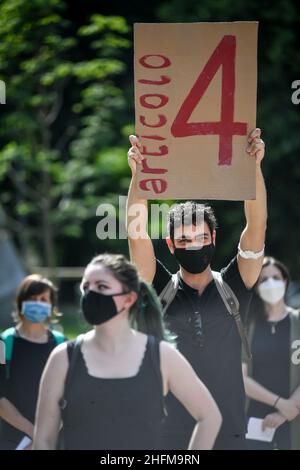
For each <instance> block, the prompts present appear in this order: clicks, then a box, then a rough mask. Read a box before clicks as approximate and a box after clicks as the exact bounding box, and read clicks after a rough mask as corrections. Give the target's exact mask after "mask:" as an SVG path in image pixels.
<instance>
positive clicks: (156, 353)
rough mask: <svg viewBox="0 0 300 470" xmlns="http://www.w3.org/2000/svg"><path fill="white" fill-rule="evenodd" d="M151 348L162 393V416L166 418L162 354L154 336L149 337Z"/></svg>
mask: <svg viewBox="0 0 300 470" xmlns="http://www.w3.org/2000/svg"><path fill="white" fill-rule="evenodd" d="M149 347H150V353H151V359H152V364H153V368H154V371H155V375H156V377H157V380H158V385H159V390H160V392H161V410H162V416H165V414H166V412H165V403H164V389H163V380H162V375H161V370H160V352H159V341H158V339H157V338H155V337H154V336H149Z"/></svg>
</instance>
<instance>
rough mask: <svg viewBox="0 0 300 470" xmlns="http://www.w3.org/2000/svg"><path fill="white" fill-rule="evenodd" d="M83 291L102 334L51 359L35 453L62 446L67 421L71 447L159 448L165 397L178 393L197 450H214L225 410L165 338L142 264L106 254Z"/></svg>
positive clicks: (86, 310)
mask: <svg viewBox="0 0 300 470" xmlns="http://www.w3.org/2000/svg"><path fill="white" fill-rule="evenodd" d="M82 292H83V295H82V311H83V314H84V316H85V318H86V320H87V321H88V322H89V323H90V324H92V325H93V326H94V329H93V330H91V331H90V332H88V333H86V334H85V335H84V336H83V337H82V338H81V341H79V342H78V341H77V343H76V344H77V346H74V342H69V343H68V345H67V347H66V346H62V347H58V348H56V350H55V351H54V352H53V354H52V355H51V357H50V359H49V361H48V364H47V366H46V369H45V372H44V375H43V378H42V382H41V388H40V397H39V404H38V409H37V425H36V429H35V439H34V448H35V449H54V448H55V446H56V441H57V435H58V430H59V427H60V421H61V419H62V421H63V430H64V442H65V448H66V449H98V450H100V449H106V450H112V449H127V450H131V449H155V448H157V438H158V437H159V435H160V428H161V425H162V418H163V396H164V395H166V394H167V392H168V390H172V392H173V393H174V394H175V395H176V396H177V397H178V399H179V400H180V401H181V402H182V403H183V405H184V406H185V407H186V408H187V409H188V410H189V412H190V413H191V415H192V416H193V417H194V418H195V419H196V421H197V424H196V426H195V429H194V433H193V436H191V441H190V448H191V449H210V448H211V447H212V445H213V443H214V440H215V438H216V435H217V432H218V430H219V427H220V423H221V416H220V413H219V411H218V409H217V406H216V404H215V402H214V400H213V399H212V397H211V395H210V393H209V392H208V390H207V389H206V387H205V386H204V385H203V384H202V382H201V381H200V380H199V379H198V377H197V376H196V374H195V373H194V371H193V370H192V368H191V366H190V365H189V363H188V362H187V361H186V360H185V359H184V358H183V357H182V356H181V354H180V353H179V352H178V351H177V350H176V349H175V348H174V347H173V346H171V345H170V344H168V343H167V342H165V341H164V339H165V336H166V333H165V331H164V328H163V324H162V319H161V318H162V317H161V309H160V305H159V303H158V300H157V297H156V296H155V294H154V293H153V292H152V290H151V288H150V287H149V286H148V285H147V284H145V283H144V282H143V281H141V280H140V279H139V277H138V274H137V271H136V269H135V267H134V266H133V265H132V264H131V263H130V262H129V261H127V260H126V258H124V257H123V256H121V255H109V254H104V255H100V256H98V257H96V258H95V259H94V260H92V262H91V263H90V264H89V265H88V266H87V268H86V270H85V274H84V277H83V280H82ZM76 348H77V349H76ZM75 351H77V355H76V362H74V354H75ZM69 367H70V369H69V375H68V378H67V382H65V380H66V376H67V371H68V368H69ZM70 371H72V373H70ZM65 383H67V387H66V386H65ZM187 384H188V386H187ZM60 405H63V406H60ZM62 407H63V410H61V408H62Z"/></svg>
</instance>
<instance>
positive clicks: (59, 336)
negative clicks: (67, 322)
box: [51, 330, 66, 344]
mask: <svg viewBox="0 0 300 470" xmlns="http://www.w3.org/2000/svg"><path fill="white" fill-rule="evenodd" d="M51 333H52V334H53V336H54V339H55V342H56V344H61V343H64V342H65V341H66V338H65V337H64V335H63V334H62V333H61V332H60V331H57V330H51Z"/></svg>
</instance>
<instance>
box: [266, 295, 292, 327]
mask: <svg viewBox="0 0 300 470" xmlns="http://www.w3.org/2000/svg"><path fill="white" fill-rule="evenodd" d="M265 310H266V314H267V319H268V321H271V322H272V321H274V322H276V321H280V320H281V319H282V318H284V317H285V316H286V314H287V306H286V305H285V303H284V300H283V299H282V300H280V301H279V302H277V303H276V304H268V303H267V302H266V303H265Z"/></svg>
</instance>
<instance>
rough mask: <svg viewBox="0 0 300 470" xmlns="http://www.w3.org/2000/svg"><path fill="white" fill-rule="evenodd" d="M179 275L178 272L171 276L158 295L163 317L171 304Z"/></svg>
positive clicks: (177, 285) (176, 289)
mask: <svg viewBox="0 0 300 470" xmlns="http://www.w3.org/2000/svg"><path fill="white" fill-rule="evenodd" d="M179 279H180V273H179V271H178V272H177V273H175V274H172V277H171V279H170V280H169V282H168V283H167V284H166V285H165V287H164V288H163V290H162V291H161V293H160V294H159V300H160V302H161V305H162V310H163V315H164V314H165V313H166V311H167V309H168V307H169V306H170V305H171V303H172V302H173V300H174V298H175V295H176V293H177V291H178V287H179Z"/></svg>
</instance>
